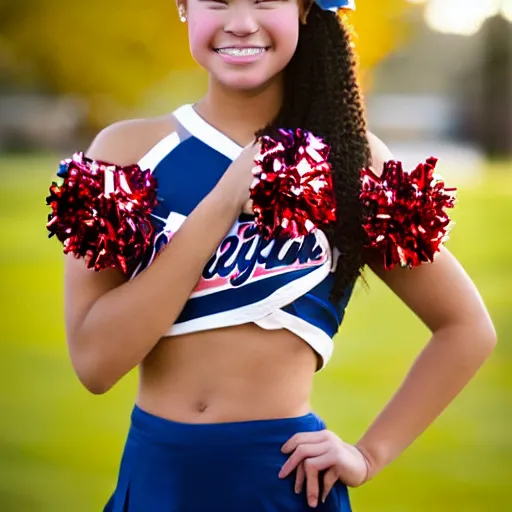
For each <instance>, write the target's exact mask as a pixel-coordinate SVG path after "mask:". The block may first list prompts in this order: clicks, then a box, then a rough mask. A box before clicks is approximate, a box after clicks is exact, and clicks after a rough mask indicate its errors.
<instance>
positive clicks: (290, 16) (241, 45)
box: [186, 0, 299, 91]
mask: <svg viewBox="0 0 512 512" xmlns="http://www.w3.org/2000/svg"><path fill="white" fill-rule="evenodd" d="M186 12H187V19H188V31H189V42H190V51H191V53H192V56H193V57H194V59H195V60H196V61H197V63H198V64H200V65H201V66H202V67H204V68H205V69H206V70H207V71H208V72H209V73H210V75H211V76H212V78H214V79H215V80H216V81H218V82H219V83H221V84H222V85H224V86H225V87H227V88H228V89H232V90H234V91H235V90H236V91H251V90H255V89H258V88H260V87H261V86H263V85H265V84H266V83H267V82H269V81H271V80H272V78H274V77H276V76H277V75H278V74H279V73H280V72H281V71H282V70H283V69H284V68H285V67H286V65H287V64H288V62H289V61H290V59H291V58H292V56H293V54H294V52H295V49H296V47H297V41H298V35H299V6H298V0H188V2H187V4H186Z"/></svg>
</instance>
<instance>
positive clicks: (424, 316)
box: [357, 136, 496, 477]
mask: <svg viewBox="0 0 512 512" xmlns="http://www.w3.org/2000/svg"><path fill="white" fill-rule="evenodd" d="M370 141H371V142H372V148H373V152H374V163H375V165H374V167H375V169H380V168H382V163H383V161H385V160H389V159H390V158H392V156H391V154H390V153H389V150H388V149H387V148H386V146H385V145H384V144H383V143H382V142H381V141H379V140H378V139H376V138H375V136H370ZM368 261H369V266H370V267H371V268H372V270H373V271H374V272H375V273H376V274H377V275H378V276H379V277H380V278H381V279H382V280H383V281H384V282H385V283H386V284H387V285H388V286H389V287H390V288H391V289H392V290H393V291H394V292H395V293H396V295H397V296H398V297H400V298H401V299H402V300H403V301H404V303H405V304H407V305H408V306H409V308H410V309H411V310H412V311H413V312H414V313H415V314H416V315H417V316H418V317H419V318H420V319H421V320H422V321H423V323H424V324H425V325H426V326H427V327H428V328H429V329H430V331H431V332H432V337H431V339H430V341H429V342H428V344H427V345H426V347H425V348H424V349H423V351H422V352H421V353H420V355H419V356H418V358H417V359H416V361H415V363H414V365H413V366H412V368H411V370H410V371H409V373H408V375H407V376H406V378H405V380H404V382H403V384H402V385H401V387H400V388H399V390H398V391H397V393H396V394H395V395H394V396H393V397H392V399H391V400H390V401H389V403H388V404H387V405H386V407H385V408H384V410H383V411H382V412H381V413H380V415H379V416H378V417H377V419H376V420H375V422H374V423H373V424H372V425H371V426H370V428H369V429H368V431H367V432H366V433H365V434H364V436H363V437H362V438H361V440H360V441H359V442H358V443H357V447H358V448H359V449H360V450H361V452H363V454H364V455H365V456H366V458H367V459H368V462H369V465H370V477H371V476H373V475H375V473H377V472H378V471H380V470H381V469H382V468H383V467H384V466H385V465H387V464H388V463H389V462H391V461H392V460H393V459H395V458H396V457H397V456H398V455H399V454H400V453H401V452H402V451H403V450H405V448H406V447H407V446H409V445H410V444H411V443H412V442H413V441H414V440H415V439H416V438H417V437H418V436H419V435H420V434H421V433H422V432H423V431H424V430H425V429H426V428H427V427H428V425H430V423H432V421H434V420H435V419H436V418H437V417H438V416H439V415H440V414H441V412H442V411H443V410H444V409H445V407H446V406H447V405H448V404H449V403H450V402H451V401H452V400H453V398H454V397H455V396H456V395H458V393H459V392H460V391H461V390H462V389H463V388H464V387H465V386H466V384H467V383H468V382H469V380H470V379H471V378H472V377H473V375H474V374H475V373H476V371H477V370H478V369H479V368H480V366H481V365H482V364H483V363H484V361H485V360H486V359H487V357H488V356H489V355H490V354H491V352H492V350H493V348H494V346H495V344H496V333H495V330H494V327H493V325H492V322H491V319H490V317H489V314H488V312H487V310H486V308H485V306H484V304H483V301H482V299H481V297H480V295H479V293H478V291H477V289H476V287H475V286H474V284H473V283H472V281H471V280H470V278H469V277H468V275H467V274H466V272H465V271H464V269H463V268H462V266H461V265H460V264H459V263H458V262H457V260H456V259H455V258H454V257H453V256H452V255H451V254H450V252H449V251H448V250H447V249H445V248H443V250H442V251H441V253H440V254H438V256H437V258H436V260H435V262H434V263H432V264H424V265H422V266H420V267H418V268H415V269H413V270H407V269H401V268H395V269H393V270H391V271H385V270H384V269H383V267H382V264H381V262H380V258H379V257H376V256H375V255H369V260H368Z"/></svg>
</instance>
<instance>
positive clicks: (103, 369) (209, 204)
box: [75, 194, 238, 388]
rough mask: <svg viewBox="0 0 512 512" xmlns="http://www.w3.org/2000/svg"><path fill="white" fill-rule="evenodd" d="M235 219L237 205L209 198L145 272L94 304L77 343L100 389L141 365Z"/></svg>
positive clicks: (177, 312)
mask: <svg viewBox="0 0 512 512" xmlns="http://www.w3.org/2000/svg"><path fill="white" fill-rule="evenodd" d="M237 215H238V211H237V206H236V205H235V203H234V202H230V201H227V200H222V199H221V198H219V197H217V196H214V195H212V194H211V195H210V196H207V197H206V198H205V199H204V200H203V201H202V202H201V203H200V204H199V205H198V206H197V207H196V209H195V210H194V211H193V212H192V213H191V214H190V215H189V216H188V217H187V219H186V220H185V222H184V223H183V225H182V226H181V228H180V229H179V230H178V232H177V233H176V234H175V235H174V236H173V238H172V240H171V242H170V243H169V244H168V246H167V247H166V248H165V249H164V250H163V251H162V252H161V254H160V255H159V256H158V257H157V258H156V259H155V260H154V261H153V263H152V264H151V265H150V266H149V267H148V268H147V269H146V270H145V271H143V272H142V273H141V274H139V275H138V276H137V277H136V278H135V279H133V280H131V281H128V282H126V283H124V284H123V285H121V286H119V287H117V288H114V289H113V290H111V291H109V292H108V293H106V294H105V295H103V296H102V297H100V299H98V300H97V302H96V303H95V304H94V305H93V306H92V308H91V309H90V310H89V312H88V314H87V316H86V317H85V319H84V321H83V323H82V326H81V328H80V331H79V334H78V338H79V339H78V342H77V343H76V344H75V345H76V346H78V347H81V349H82V350H84V351H85V355H83V356H82V357H81V359H82V360H84V361H85V363H84V364H85V366H86V367H87V368H88V369H91V368H92V369H93V370H94V373H95V375H96V376H98V375H99V376H100V377H101V378H102V379H105V381H106V384H105V385H104V386H100V387H101V388H102V387H107V388H108V387H110V386H111V385H113V384H114V383H115V382H116V381H117V380H118V379H119V378H121V377H122V376H123V375H124V374H125V373H127V372H128V371H129V370H131V369H132V368H133V367H134V366H136V365H137V364H138V363H139V362H140V361H142V359H144V357H145V356H146V355H147V354H148V353H149V352H150V350H151V349H152V348H153V347H154V346H155V345H156V343H157V342H158V341H159V339H160V338H161V337H162V336H163V335H164V334H165V333H166V332H167V331H168V330H169V329H170V328H171V326H172V325H173V324H174V322H175V320H176V318H177V317H178V315H179V314H180V312H181V310H182V309H183V306H184V305H185V303H186V301H187V299H188V298H189V296H190V293H191V292H192V290H193V288H194V287H195V285H196V284H197V281H198V279H199V277H200V275H201V272H202V270H203V268H204V266H205V264H206V263H207V261H208V260H209V259H210V258H211V256H212V254H213V253H214V252H215V250H216V249H217V247H218V244H219V243H220V241H221V240H222V238H223V237H224V236H225V235H226V233H227V232H228V231H229V229H230V227H231V226H232V225H233V222H234V220H235V219H236V216H237ZM79 349H80V348H79Z"/></svg>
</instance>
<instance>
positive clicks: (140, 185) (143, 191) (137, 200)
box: [46, 153, 157, 274]
mask: <svg viewBox="0 0 512 512" xmlns="http://www.w3.org/2000/svg"><path fill="white" fill-rule="evenodd" d="M57 175H58V176H59V177H61V178H63V182H62V184H61V185H58V184H57V183H52V185H51V186H50V195H49V196H48V197H47V199H46V203H47V205H49V206H50V207H51V209H52V211H51V213H50V214H49V215H48V223H47V225H46V227H47V229H48V231H49V235H48V236H49V238H51V237H52V236H56V237H57V238H58V240H59V241H60V242H62V244H63V246H64V253H65V254H67V253H73V254H74V255H75V256H76V257H77V258H79V257H85V258H86V261H87V266H88V268H94V269H95V270H102V269H105V268H117V269H120V270H121V271H122V272H123V273H124V274H128V273H130V272H131V271H132V270H134V267H135V266H136V265H137V263H138V261H139V260H140V258H141V257H142V256H143V254H144V253H145V251H146V249H147V248H148V246H149V245H150V244H151V241H152V238H153V236H154V228H153V226H152V224H151V221H150V218H149V214H150V213H151V211H152V210H153V209H154V208H155V206H156V203H157V197H156V181H155V179H154V177H153V176H152V175H151V173H150V171H142V170H141V169H140V167H138V166H137V165H132V166H127V167H121V166H116V165H111V164H108V163H106V162H98V161H93V160H90V159H88V158H86V157H85V156H84V155H83V153H75V154H74V155H73V157H72V158H71V159H67V160H63V161H62V162H61V166H60V170H59V172H58V173H57Z"/></svg>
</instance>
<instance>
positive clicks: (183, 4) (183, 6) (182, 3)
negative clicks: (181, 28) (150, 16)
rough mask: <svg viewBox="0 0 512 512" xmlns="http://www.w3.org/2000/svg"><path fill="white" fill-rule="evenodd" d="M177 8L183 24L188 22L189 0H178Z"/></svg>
mask: <svg viewBox="0 0 512 512" xmlns="http://www.w3.org/2000/svg"><path fill="white" fill-rule="evenodd" d="M176 8H177V9H178V15H179V17H180V21H181V22H183V23H184V22H185V21H187V0H176Z"/></svg>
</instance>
